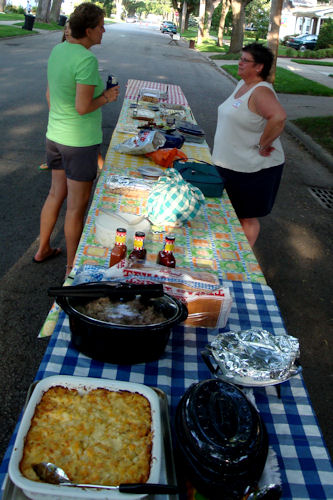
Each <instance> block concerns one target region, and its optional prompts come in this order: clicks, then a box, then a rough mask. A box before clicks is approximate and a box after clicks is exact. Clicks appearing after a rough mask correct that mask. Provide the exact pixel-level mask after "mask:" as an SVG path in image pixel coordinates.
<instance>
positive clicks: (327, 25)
mask: <svg viewBox="0 0 333 500" xmlns="http://www.w3.org/2000/svg"><path fill="white" fill-rule="evenodd" d="M332 45H333V20H332V19H326V20H325V22H324V23H323V24H322V25H321V27H320V31H319V35H318V40H317V45H316V48H317V49H327V48H329V47H330V46H332Z"/></svg>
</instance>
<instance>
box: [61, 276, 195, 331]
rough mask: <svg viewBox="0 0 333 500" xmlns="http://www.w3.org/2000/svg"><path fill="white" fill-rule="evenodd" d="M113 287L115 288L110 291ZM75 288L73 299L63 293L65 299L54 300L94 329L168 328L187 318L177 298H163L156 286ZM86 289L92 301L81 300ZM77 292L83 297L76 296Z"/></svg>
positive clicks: (62, 297) (183, 306)
mask: <svg viewBox="0 0 333 500" xmlns="http://www.w3.org/2000/svg"><path fill="white" fill-rule="evenodd" d="M114 286H115V287H116V288H115V290H112V288H113V287H114ZM66 288H69V287H66ZM75 288H76V289H75V291H74V293H73V296H70V295H71V294H70V293H68V292H67V290H66V291H65V292H64V293H63V295H64V296H61V295H59V296H57V302H58V304H59V305H60V306H61V307H62V308H63V309H64V311H65V312H66V313H67V314H69V315H72V316H75V317H79V318H84V320H85V321H88V322H92V323H93V324H95V325H100V326H106V327H110V328H121V329H125V330H126V329H129V330H131V329H133V328H137V329H139V330H140V329H147V328H150V327H159V328H160V327H171V326H174V325H175V324H177V323H179V322H181V321H184V320H185V319H186V318H187V308H186V306H185V305H184V304H183V303H182V302H181V301H180V300H178V299H177V298H176V297H173V296H171V295H169V294H165V293H164V292H163V288H162V292H161V290H160V287H159V285H158V286H157V287H155V285H153V286H151V285H143V284H141V285H134V284H126V283H125V284H122V283H120V284H118V286H116V283H115V282H114V283H107V282H103V281H101V282H97V283H82V284H81V285H78V286H77V287H75ZM77 288H79V290H77ZM85 289H88V290H91V291H89V292H88V295H90V294H91V298H89V297H88V296H87V297H84V290H85ZM104 289H106V291H107V292H108V289H111V290H110V291H109V292H108V293H104ZM101 291H102V292H101ZM51 292H52V290H51ZM78 292H79V294H82V295H81V296H78V295H77V294H78ZM95 292H96V294H95ZM92 294H94V295H92ZM55 295H57V294H56V292H55ZM117 295H118V297H117ZM93 296H94V297H95V299H93V298H92V297H93ZM107 296H109V298H107ZM98 297H99V298H98ZM103 299H104V300H103ZM105 299H106V300H105ZM101 301H102V302H103V304H101ZM95 311H97V314H95Z"/></svg>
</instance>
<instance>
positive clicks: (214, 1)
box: [204, 0, 221, 38]
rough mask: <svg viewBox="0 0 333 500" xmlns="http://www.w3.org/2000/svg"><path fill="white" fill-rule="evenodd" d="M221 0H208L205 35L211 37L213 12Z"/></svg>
mask: <svg viewBox="0 0 333 500" xmlns="http://www.w3.org/2000/svg"><path fill="white" fill-rule="evenodd" d="M220 1H221V0H206V25H205V28H204V37H205V38H208V37H209V32H210V27H211V25H212V18H213V13H214V10H215V9H216V7H217V6H218V4H219V3H220Z"/></svg>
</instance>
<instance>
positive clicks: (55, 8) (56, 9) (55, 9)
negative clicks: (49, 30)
mask: <svg viewBox="0 0 333 500" xmlns="http://www.w3.org/2000/svg"><path fill="white" fill-rule="evenodd" d="M61 4H62V0H53V2H52V7H51V11H50V16H49V20H50V21H53V22H54V23H57V22H58V21H59V15H60V9H61Z"/></svg>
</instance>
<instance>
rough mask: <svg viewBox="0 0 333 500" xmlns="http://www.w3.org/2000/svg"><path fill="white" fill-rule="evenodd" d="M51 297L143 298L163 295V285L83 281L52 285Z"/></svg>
mask: <svg viewBox="0 0 333 500" xmlns="http://www.w3.org/2000/svg"><path fill="white" fill-rule="evenodd" d="M48 295H49V297H57V298H61V297H75V298H80V297H82V298H99V297H110V298H115V299H119V298H124V299H132V298H134V297H135V296H136V295H140V296H141V298H145V299H150V298H154V297H163V295H164V291H163V285H162V284H160V283H156V284H155V283H154V284H150V285H142V284H141V285H140V284H133V283H112V282H93V283H82V284H80V285H73V286H61V287H51V288H49V289H48Z"/></svg>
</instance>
